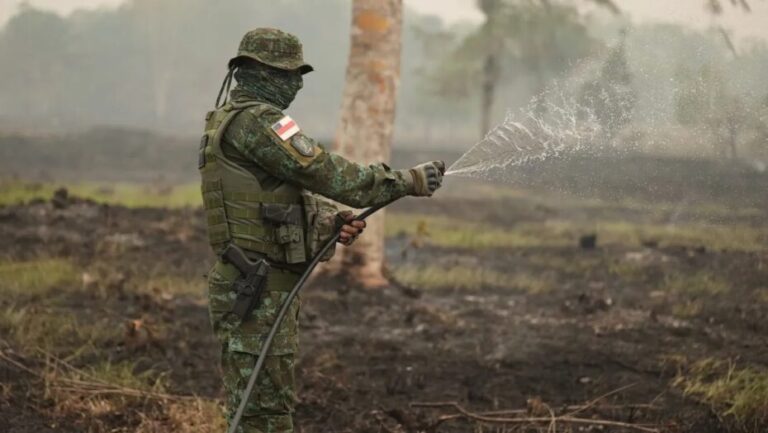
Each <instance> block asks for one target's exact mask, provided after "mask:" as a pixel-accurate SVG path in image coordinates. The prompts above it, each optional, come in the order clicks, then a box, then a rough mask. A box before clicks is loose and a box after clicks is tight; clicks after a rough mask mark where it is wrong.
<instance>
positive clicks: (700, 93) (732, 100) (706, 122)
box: [675, 64, 752, 159]
mask: <svg viewBox="0 0 768 433" xmlns="http://www.w3.org/2000/svg"><path fill="white" fill-rule="evenodd" d="M678 79H679V80H680V81H681V84H680V86H679V87H678V89H677V92H676V94H675V100H676V118H677V120H678V122H680V124H681V125H684V126H688V127H691V128H698V129H699V130H701V131H702V132H704V133H706V134H707V135H708V136H709V140H710V142H711V143H712V145H713V147H714V148H715V149H717V150H718V152H719V153H720V154H722V155H729V156H730V157H731V158H732V159H735V158H737V157H738V143H739V137H740V135H741V133H742V129H743V128H744V127H745V126H747V125H749V124H750V123H752V122H750V120H749V117H751V113H752V112H750V111H748V110H747V109H746V106H745V102H744V100H743V98H742V97H741V96H739V95H737V94H734V93H733V92H732V90H731V89H729V87H728V82H727V80H726V78H725V76H724V74H723V73H722V71H721V70H719V69H718V68H717V67H714V66H713V65H711V64H706V65H704V66H702V67H701V68H700V70H699V71H698V73H693V74H691V73H690V71H688V70H687V69H685V68H683V69H681V70H680V72H679V73H678Z"/></svg>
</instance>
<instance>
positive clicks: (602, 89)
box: [579, 36, 637, 138]
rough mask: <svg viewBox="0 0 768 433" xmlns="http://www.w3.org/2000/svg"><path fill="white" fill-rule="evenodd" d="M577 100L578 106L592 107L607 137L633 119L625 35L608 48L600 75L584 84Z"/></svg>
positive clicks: (630, 79)
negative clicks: (578, 101) (579, 104)
mask: <svg viewBox="0 0 768 433" xmlns="http://www.w3.org/2000/svg"><path fill="white" fill-rule="evenodd" d="M579 99H580V103H581V105H583V106H584V107H586V108H588V109H590V110H592V112H593V114H594V115H595V118H596V119H597V121H598V122H599V123H600V126H601V127H602V128H603V131H605V132H606V134H607V135H608V137H610V138H613V137H615V136H616V134H617V133H618V132H619V131H621V129H622V128H624V127H625V126H626V125H627V124H628V123H629V122H630V121H631V120H632V113H633V111H634V109H635V105H637V93H636V92H635V90H634V89H633V88H632V73H631V72H630V70H629V65H628V64H627V56H626V49H625V36H623V37H622V40H621V41H620V42H619V43H618V44H617V45H616V46H615V47H613V48H612V49H611V50H610V52H609V53H608V56H607V57H606V59H605V61H604V62H603V65H602V67H601V68H600V73H599V75H598V76H597V77H596V78H594V79H592V80H589V81H587V82H586V83H584V85H583V86H582V88H581V95H580V98H579Z"/></svg>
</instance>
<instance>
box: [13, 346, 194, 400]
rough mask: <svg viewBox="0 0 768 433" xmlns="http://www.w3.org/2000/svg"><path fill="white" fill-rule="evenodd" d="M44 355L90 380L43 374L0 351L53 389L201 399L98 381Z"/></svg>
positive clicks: (98, 393)
mask: <svg viewBox="0 0 768 433" xmlns="http://www.w3.org/2000/svg"><path fill="white" fill-rule="evenodd" d="M46 355H47V356H49V357H50V358H51V359H52V360H53V361H54V362H56V363H58V364H61V365H64V366H65V367H66V368H67V369H69V370H70V371H71V372H72V373H75V374H77V375H78V376H80V377H88V378H90V380H80V379H71V378H66V377H60V376H58V375H52V374H44V373H41V372H39V371H35V370H33V369H31V368H29V367H27V366H26V365H24V364H22V363H21V362H19V361H16V360H14V359H12V358H10V357H8V356H7V355H6V354H4V353H3V352H2V351H0V360H3V361H5V362H7V363H8V364H10V365H12V366H14V367H16V368H18V369H19V370H22V371H24V372H26V373H28V374H30V375H32V376H35V377H37V378H39V379H41V380H43V381H44V382H45V383H46V384H47V385H48V386H49V387H50V388H51V389H55V390H58V391H64V392H71V393H80V394H91V395H94V394H97V395H121V396H125V397H137V398H145V399H153V400H163V401H190V400H192V401H198V400H200V399H201V398H200V397H197V396H194V395H177V394H165V393H160V392H154V391H146V390H141V389H135V388H128V387H124V386H120V385H115V384H112V383H108V382H104V381H100V380H98V379H96V378H94V377H93V376H92V375H90V374H88V373H86V372H84V371H82V370H80V369H78V368H76V367H73V366H72V365H71V364H69V363H67V362H65V361H62V360H60V359H58V358H57V357H55V356H53V355H51V354H46Z"/></svg>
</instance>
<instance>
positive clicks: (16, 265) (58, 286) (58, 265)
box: [0, 259, 80, 298]
mask: <svg viewBox="0 0 768 433" xmlns="http://www.w3.org/2000/svg"><path fill="white" fill-rule="evenodd" d="M79 280H80V273H79V272H78V270H77V268H76V267H75V266H74V265H73V264H72V263H71V262H69V261H68V260H63V259H44V260H32V261H23V262H16V261H10V262H0V288H1V289H2V292H3V293H4V295H5V296H7V297H12V298H15V297H18V296H33V295H41V294H46V293H49V292H55V291H63V290H67V289H71V288H72V287H73V286H78V287H79V286H80V281H79Z"/></svg>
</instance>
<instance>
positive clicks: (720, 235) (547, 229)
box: [386, 213, 768, 251]
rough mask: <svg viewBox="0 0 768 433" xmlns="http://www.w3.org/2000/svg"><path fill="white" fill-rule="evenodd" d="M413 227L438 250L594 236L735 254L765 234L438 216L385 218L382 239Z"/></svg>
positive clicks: (555, 243) (752, 247) (704, 227)
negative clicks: (505, 223)
mask: <svg viewBox="0 0 768 433" xmlns="http://www.w3.org/2000/svg"><path fill="white" fill-rule="evenodd" d="M419 226H423V227H425V230H426V238H427V240H428V242H429V243H430V244H432V245H436V246H441V247H454V248H467V249H483V248H529V247H563V246H573V247H576V245H577V243H578V239H579V237H580V236H581V235H583V234H585V233H597V235H598V245H625V246H632V247H639V246H642V245H643V243H644V242H646V241H655V242H657V243H659V244H661V245H681V246H689V247H700V246H704V247H706V248H709V249H715V250H720V249H729V250H737V251H758V250H764V249H765V245H766V242H768V230H765V229H757V228H751V227H746V226H725V225H713V224H698V223H697V224H689V225H685V226H668V225H663V224H631V223H627V222H622V221H596V222H592V223H584V222H574V221H564V220H546V221H542V222H525V223H520V224H516V225H515V226H514V227H510V228H504V227H499V226H494V225H491V224H482V223H478V222H474V221H466V220H462V219H457V218H450V217H444V216H433V215H421V214H404V213H390V214H389V215H388V216H387V222H386V233H387V236H399V235H405V236H411V237H415V236H420V237H424V233H421V230H420V229H419Z"/></svg>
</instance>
